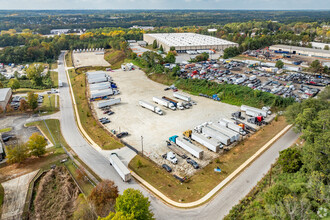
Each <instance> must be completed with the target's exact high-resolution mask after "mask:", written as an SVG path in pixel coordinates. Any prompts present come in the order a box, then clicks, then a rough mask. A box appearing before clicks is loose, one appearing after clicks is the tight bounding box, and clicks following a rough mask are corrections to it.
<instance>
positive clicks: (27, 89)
mask: <svg viewBox="0 0 330 220" xmlns="http://www.w3.org/2000/svg"><path fill="white" fill-rule="evenodd" d="M47 90H50V89H29V88H20V89H16V90H15V92H13V94H20V93H28V92H44V91H47Z"/></svg>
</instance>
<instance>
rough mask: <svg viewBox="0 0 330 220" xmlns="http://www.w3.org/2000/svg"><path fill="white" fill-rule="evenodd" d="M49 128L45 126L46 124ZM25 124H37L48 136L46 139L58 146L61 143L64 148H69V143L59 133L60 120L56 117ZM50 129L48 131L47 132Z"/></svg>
mask: <svg viewBox="0 0 330 220" xmlns="http://www.w3.org/2000/svg"><path fill="white" fill-rule="evenodd" d="M45 123H46V124H47V126H48V128H49V130H48V129H47V127H46V124H45ZM26 126H38V127H39V129H41V130H42V132H43V133H44V134H45V135H46V136H47V137H48V139H49V140H50V141H51V142H52V143H53V145H55V146H59V144H61V145H63V146H64V147H65V148H66V149H69V148H70V147H69V145H68V144H67V143H66V141H65V139H64V137H63V136H62V133H61V126H60V121H59V120H57V119H47V120H45V122H44V121H35V122H30V123H27V124H26ZM49 131H50V133H49Z"/></svg>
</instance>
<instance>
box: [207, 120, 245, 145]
mask: <svg viewBox="0 0 330 220" xmlns="http://www.w3.org/2000/svg"><path fill="white" fill-rule="evenodd" d="M207 126H208V127H210V128H212V129H214V130H217V131H219V132H220V133H222V134H224V135H226V136H228V137H229V138H230V141H231V142H234V141H238V140H239V134H238V133H237V132H235V131H232V130H230V129H228V128H226V127H223V126H221V125H220V124H219V123H213V124H210V125H207Z"/></svg>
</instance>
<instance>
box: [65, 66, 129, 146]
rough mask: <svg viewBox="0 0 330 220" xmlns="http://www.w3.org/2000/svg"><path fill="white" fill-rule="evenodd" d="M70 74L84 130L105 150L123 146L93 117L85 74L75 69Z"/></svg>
mask: <svg viewBox="0 0 330 220" xmlns="http://www.w3.org/2000/svg"><path fill="white" fill-rule="evenodd" d="M69 74H70V79H71V83H72V89H73V92H74V95H75V99H76V103H77V107H78V114H79V118H80V121H81V124H82V126H83V128H84V130H85V131H86V132H87V134H88V135H89V136H90V137H91V138H92V139H93V140H94V141H95V143H96V144H98V145H99V146H100V147H101V148H102V149H104V150H112V149H116V148H120V147H123V146H124V145H123V144H122V143H121V142H120V141H119V140H117V139H116V138H115V137H113V136H112V134H110V132H109V131H107V130H106V129H105V128H103V127H102V126H101V125H100V124H99V122H98V121H97V120H96V119H95V118H94V117H93V115H92V112H91V110H90V108H89V104H88V100H87V97H86V81H85V74H76V73H75V71H74V70H73V69H71V70H70V71H69Z"/></svg>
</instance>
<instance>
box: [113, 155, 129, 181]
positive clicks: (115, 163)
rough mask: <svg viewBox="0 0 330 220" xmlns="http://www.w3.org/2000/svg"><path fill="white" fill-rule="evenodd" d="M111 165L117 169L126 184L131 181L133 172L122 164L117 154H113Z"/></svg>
mask: <svg viewBox="0 0 330 220" xmlns="http://www.w3.org/2000/svg"><path fill="white" fill-rule="evenodd" d="M109 160H110V165H112V166H113V168H115V170H116V171H117V173H118V174H119V176H120V177H121V178H122V179H123V181H124V182H127V181H130V180H131V172H130V171H129V170H128V169H127V167H126V166H125V165H124V164H123V162H121V160H120V159H119V157H118V155H117V154H116V153H111V155H110V157H109Z"/></svg>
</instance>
